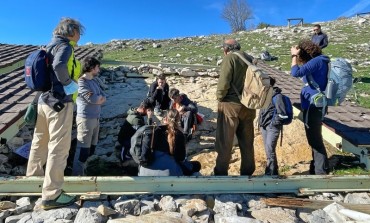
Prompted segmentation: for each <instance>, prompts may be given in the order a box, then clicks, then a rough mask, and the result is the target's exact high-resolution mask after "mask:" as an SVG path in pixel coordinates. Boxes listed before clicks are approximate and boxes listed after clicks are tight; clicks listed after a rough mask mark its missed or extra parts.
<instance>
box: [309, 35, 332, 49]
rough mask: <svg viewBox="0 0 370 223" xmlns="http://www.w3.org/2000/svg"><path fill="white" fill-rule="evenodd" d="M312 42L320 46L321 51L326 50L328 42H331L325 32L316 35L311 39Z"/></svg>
mask: <svg viewBox="0 0 370 223" xmlns="http://www.w3.org/2000/svg"><path fill="white" fill-rule="evenodd" d="M311 41H312V42H314V43H316V44H317V45H319V47H320V48H321V49H324V48H325V47H327V46H328V42H329V41H328V36H327V35H326V34H325V33H323V32H320V33H317V34H314V35H313V36H312V38H311Z"/></svg>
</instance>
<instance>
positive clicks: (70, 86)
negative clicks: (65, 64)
mask: <svg viewBox="0 0 370 223" xmlns="http://www.w3.org/2000/svg"><path fill="white" fill-rule="evenodd" d="M63 89H64V92H65V93H66V95H70V94H73V93H75V92H76V91H77V90H78V84H77V83H76V82H74V81H71V83H70V84H68V85H66V86H63Z"/></svg>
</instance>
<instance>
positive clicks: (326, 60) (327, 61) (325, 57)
mask: <svg viewBox="0 0 370 223" xmlns="http://www.w3.org/2000/svg"><path fill="white" fill-rule="evenodd" d="M317 57H318V58H320V59H322V60H323V61H325V62H326V63H329V62H330V58H329V57H328V56H326V55H323V54H321V55H320V56H317Z"/></svg>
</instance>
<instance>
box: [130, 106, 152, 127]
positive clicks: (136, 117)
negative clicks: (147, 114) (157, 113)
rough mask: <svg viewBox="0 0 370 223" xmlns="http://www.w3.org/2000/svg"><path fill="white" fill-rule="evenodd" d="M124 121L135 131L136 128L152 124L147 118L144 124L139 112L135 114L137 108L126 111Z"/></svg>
mask: <svg viewBox="0 0 370 223" xmlns="http://www.w3.org/2000/svg"><path fill="white" fill-rule="evenodd" d="M126 120H127V122H128V123H130V124H131V126H132V127H133V128H134V129H135V130H137V129H138V128H140V127H141V126H144V125H146V124H147V125H151V124H152V119H151V118H148V121H147V123H145V120H144V117H143V116H142V115H141V114H140V113H139V112H137V108H130V109H129V110H128V111H127V118H126Z"/></svg>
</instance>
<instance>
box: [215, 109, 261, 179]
mask: <svg viewBox="0 0 370 223" xmlns="http://www.w3.org/2000/svg"><path fill="white" fill-rule="evenodd" d="M255 117H256V110H254V109H248V108H246V107H245V106H244V105H242V104H238V103H233V102H219V103H218V117H217V129H216V144H215V149H216V152H217V159H216V166H215V168H214V174H215V175H225V176H227V175H228V169H229V162H230V159H231V151H232V147H233V141H234V136H235V134H236V137H237V138H238V144H239V148H240V154H241V165H240V175H252V174H253V172H254V170H255V163H254V162H255V161H254V148H253V143H254V128H253V120H254V118H255Z"/></svg>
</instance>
